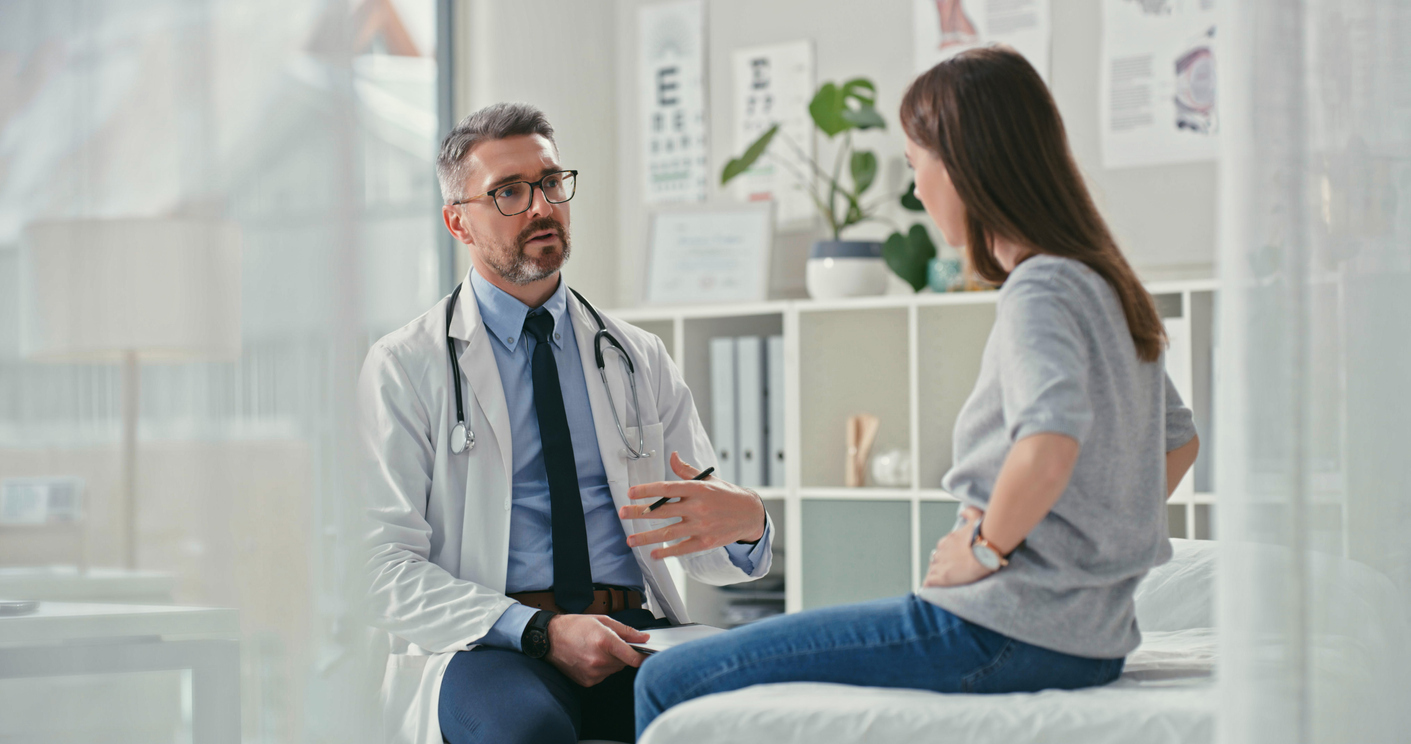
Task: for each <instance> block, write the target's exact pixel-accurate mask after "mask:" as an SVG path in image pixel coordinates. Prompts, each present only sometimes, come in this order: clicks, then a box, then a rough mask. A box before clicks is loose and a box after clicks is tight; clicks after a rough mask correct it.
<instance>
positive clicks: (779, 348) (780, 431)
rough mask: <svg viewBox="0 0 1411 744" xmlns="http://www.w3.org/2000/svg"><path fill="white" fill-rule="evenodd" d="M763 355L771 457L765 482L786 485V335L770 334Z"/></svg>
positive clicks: (768, 442)
mask: <svg viewBox="0 0 1411 744" xmlns="http://www.w3.org/2000/svg"><path fill="white" fill-rule="evenodd" d="M765 343H766V344H767V348H768V350H767V352H766V353H765V357H764V370H765V378H764V379H765V381H766V384H765V403H766V406H767V407H768V409H769V421H768V425H767V426H766V427H765V443H766V444H767V446H768V453H769V455H768V457H767V458H766V459H765V468H766V472H767V474H768V475H767V476H766V478H765V481H764V482H765V485H767V486H774V487H776V488H777V487H779V486H783V485H784V337H783V336H770V337H769V338H768V339H767V340H766V342H765Z"/></svg>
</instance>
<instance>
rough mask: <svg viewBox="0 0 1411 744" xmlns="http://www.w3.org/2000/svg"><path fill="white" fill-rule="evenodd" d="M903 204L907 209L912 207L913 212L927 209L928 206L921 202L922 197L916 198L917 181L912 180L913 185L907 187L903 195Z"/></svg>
mask: <svg viewBox="0 0 1411 744" xmlns="http://www.w3.org/2000/svg"><path fill="white" fill-rule="evenodd" d="M901 205H902V206H903V207H905V208H907V209H910V210H911V211H913V212H925V211H926V206H925V205H924V204H922V203H921V200H920V199H917V198H916V182H915V181H912V182H911V185H910V186H907V187H906V193H905V194H902V195H901Z"/></svg>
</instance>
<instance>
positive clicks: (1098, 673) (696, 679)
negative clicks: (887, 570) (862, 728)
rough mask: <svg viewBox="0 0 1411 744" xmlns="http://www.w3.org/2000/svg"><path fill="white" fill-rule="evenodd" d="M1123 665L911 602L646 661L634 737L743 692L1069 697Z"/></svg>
mask: <svg viewBox="0 0 1411 744" xmlns="http://www.w3.org/2000/svg"><path fill="white" fill-rule="evenodd" d="M1124 661H1125V659H1087V658H1083V657H1081V656H1070V655H1068V654H1064V653H1059V652H1057V651H1050V650H1048V649H1046V648H1040V647H1038V646H1034V645H1030V644H1028V643H1024V642H1023V641H1016V640H1014V639H1012V638H1009V637H1007V636H1004V635H1001V634H999V633H996V632H994V631H992V630H987V629H985V628H982V627H980V626H978V625H975V624H974V623H971V622H968V621H965V620H962V619H960V618H958V617H956V616H955V615H952V614H950V613H949V612H946V611H945V610H943V609H941V608H939V607H937V606H935V605H933V604H931V603H929V602H927V601H925V600H923V599H921V598H920V597H917V596H916V595H914V594H910V595H907V596H904V597H893V598H891V599H879V600H876V601H873V602H863V603H861V604H853V605H842V606H839V607H827V608H823V609H818V610H810V611H808V612H801V613H798V614H795V615H781V616H779V617H773V618H770V619H768V620H763V621H761V622H758V623H755V624H753V625H748V626H746V627H744V628H740V629H738V630H732V631H730V632H729V633H721V634H720V635H717V636H713V637H711V638H706V639H704V640H700V641H693V642H691V643H688V644H686V645H683V646H678V647H676V648H673V649H670V650H667V651H663V652H662V653H659V654H654V655H652V656H651V657H650V658H648V659H647V661H646V663H645V664H643V665H642V667H641V669H639V670H638V671H637V682H636V686H635V697H636V705H637V735H638V736H640V735H641V734H642V732H643V731H645V730H646V728H647V725H648V724H650V723H651V722H652V721H653V720H655V719H656V717H657V716H659V715H661V714H662V713H663V712H665V711H666V709H667V708H670V707H671V706H673V705H677V704H679V703H684V702H686V701H687V700H690V699H692V698H697V697H701V696H702V695H709V694H711V693H716V692H726V691H729V690H738V689H741V688H744V687H749V686H750V685H762V684H769V683H773V682H837V683H842V684H849V685H865V686H868V687H904V688H910V689H916V690H933V691H935V692H1035V691H1038V690H1044V689H1049V688H1059V689H1065V690H1072V689H1077V688H1080V687H1092V686H1096V685H1103V684H1107V683H1108V682H1111V681H1113V680H1115V679H1117V677H1118V675H1120V674H1121V673H1122V664H1123V662H1124Z"/></svg>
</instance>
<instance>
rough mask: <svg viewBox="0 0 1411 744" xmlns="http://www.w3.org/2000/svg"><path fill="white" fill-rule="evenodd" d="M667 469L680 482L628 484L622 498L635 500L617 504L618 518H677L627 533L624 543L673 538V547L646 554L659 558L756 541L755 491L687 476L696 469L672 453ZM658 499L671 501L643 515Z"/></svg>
mask: <svg viewBox="0 0 1411 744" xmlns="http://www.w3.org/2000/svg"><path fill="white" fill-rule="evenodd" d="M671 470H672V472H674V473H676V475H677V476H679V477H680V478H681V479H682V480H680V481H663V482H660V483H646V484H643V485H640V486H633V487H632V488H631V490H629V491H628V492H627V495H628V498H630V499H632V500H633V501H636V502H641V503H637V504H633V505H632V506H624V507H622V509H621V510H619V516H621V517H622V518H623V519H647V518H650V519H676V518H679V519H680V520H681V521H679V522H676V523H674V524H669V525H667V526H665V527H662V528H661V529H657V530H651V531H649V532H638V533H637V534H635V535H628V536H627V544H628V545H629V546H631V547H634V548H635V547H637V546H639V545H651V544H655V543H664V542H671V541H673V540H679V541H680V542H677V543H676V544H675V545H670V546H667V547H663V548H657V549H656V550H653V551H652V558H654V559H657V560H660V559H662V558H666V557H668V556H673V555H687V554H690V553H699V552H701V551H703V550H713V549H715V548H719V547H722V546H724V545H729V544H730V543H733V542H745V543H753V542H758V541H759V540H760V539H761V538H763V537H764V526H765V512H764V502H763V501H761V500H760V498H759V494H757V493H755V492H754V491H751V490H750V489H748V488H744V487H742V486H737V485H735V484H733V483H728V482H726V481H723V480H721V479H719V478H716V477H714V476H711V477H709V478H707V479H705V480H699V481H698V480H692V479H693V478H695V477H696V476H697V475H699V474H700V472H701V471H700V470H699V469H697V468H695V467H693V466H691V465H687V464H686V463H685V462H682V460H681V457H680V456H679V455H678V454H676V453H675V452H672V453H671ZM663 498H670V499H676V501H673V502H670V503H667V504H664V505H663V506H661V507H659V508H658V509H656V510H655V511H652V512H651V513H650V515H649V514H648V509H649V507H650V506H651V504H652V503H653V502H655V501H656V500H657V499H663Z"/></svg>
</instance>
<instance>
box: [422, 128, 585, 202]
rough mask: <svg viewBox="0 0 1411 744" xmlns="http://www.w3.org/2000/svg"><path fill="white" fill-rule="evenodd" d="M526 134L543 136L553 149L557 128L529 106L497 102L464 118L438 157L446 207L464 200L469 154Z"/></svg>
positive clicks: (448, 137) (438, 176)
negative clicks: (485, 144)
mask: <svg viewBox="0 0 1411 744" xmlns="http://www.w3.org/2000/svg"><path fill="white" fill-rule="evenodd" d="M526 134H538V135H542V136H543V137H544V139H547V140H548V141H549V142H550V143H551V144H553V145H554V148H555V149H557V148H558V143H556V142H554V128H553V127H552V126H550V125H549V119H548V117H546V116H544V112H543V111H540V110H539V109H537V108H535V107H534V106H531V105H529V104H527V103H496V104H491V105H489V106H486V107H485V108H483V109H480V110H479V111H476V112H475V113H473V114H471V115H470V116H467V117H465V118H464V119H461V122H460V123H459V124H457V125H456V128H455V129H452V130H451V133H450V134H448V135H446V139H445V140H443V141H442V142H441V154H440V155H438V156H437V157H436V179H437V180H439V181H440V182H441V198H442V199H444V200H445V201H446V203H447V204H450V203H451V202H455V201H459V200H461V199H464V198H465V195H464V194H463V193H461V190H462V189H464V188H465V179H466V177H467V176H469V175H470V168H469V166H468V165H467V164H466V155H468V154H470V151H471V149H473V148H474V147H475V146H476V145H478V144H480V143H481V142H492V141H494V140H502V139H505V138H506V137H516V136H519V135H526Z"/></svg>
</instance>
